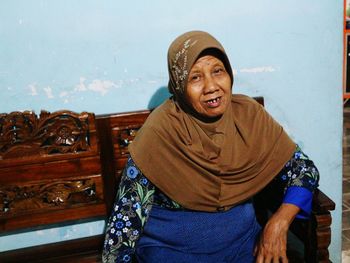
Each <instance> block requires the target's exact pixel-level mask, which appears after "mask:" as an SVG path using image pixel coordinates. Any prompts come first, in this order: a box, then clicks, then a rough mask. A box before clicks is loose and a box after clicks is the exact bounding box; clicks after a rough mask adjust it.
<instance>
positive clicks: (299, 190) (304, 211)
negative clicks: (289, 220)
mask: <svg viewBox="0 0 350 263" xmlns="http://www.w3.org/2000/svg"><path fill="white" fill-rule="evenodd" d="M283 203H287V204H293V205H296V206H297V207H299V208H300V212H299V213H298V214H297V216H296V218H300V219H308V218H309V216H310V213H311V207H312V192H311V191H309V190H308V189H306V188H304V187H298V186H290V187H288V189H287V191H286V193H285V195H284V198H283Z"/></svg>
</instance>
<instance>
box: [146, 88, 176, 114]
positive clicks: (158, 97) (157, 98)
mask: <svg viewBox="0 0 350 263" xmlns="http://www.w3.org/2000/svg"><path fill="white" fill-rule="evenodd" d="M170 96H171V94H170V93H169V91H168V87H160V88H159V89H157V91H156V92H155V93H154V94H153V95H152V97H151V99H150V101H149V102H148V106H147V108H148V109H154V108H156V107H158V106H159V105H160V104H162V103H163V102H164V101H165V100H167V99H168V98H170Z"/></svg>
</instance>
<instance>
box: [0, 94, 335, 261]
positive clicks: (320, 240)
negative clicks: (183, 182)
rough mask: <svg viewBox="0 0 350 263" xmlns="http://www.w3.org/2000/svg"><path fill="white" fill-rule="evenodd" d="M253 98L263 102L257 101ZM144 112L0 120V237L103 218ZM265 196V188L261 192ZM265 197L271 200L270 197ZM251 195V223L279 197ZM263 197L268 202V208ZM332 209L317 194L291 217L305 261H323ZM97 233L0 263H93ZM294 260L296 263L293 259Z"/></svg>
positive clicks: (4, 256) (4, 257) (11, 255)
mask: <svg viewBox="0 0 350 263" xmlns="http://www.w3.org/2000/svg"><path fill="white" fill-rule="evenodd" d="M257 100H258V101H259V102H260V103H262V104H263V99H262V98H257ZM149 113H150V111H148V110H146V111H136V112H129V113H118V114H106V115H98V116H94V114H92V113H81V114H76V113H73V112H70V111H59V112H55V113H48V112H42V113H41V114H40V116H36V115H35V114H34V113H33V112H13V113H9V114H1V115H0V207H1V209H0V234H1V235H4V234H5V233H6V234H11V233H13V231H16V233H18V231H27V230H28V229H42V228H50V227H52V226H53V225H54V226H57V225H66V224H72V223H80V222H86V221H91V220H96V219H101V218H102V219H107V218H108V215H109V211H110V209H111V207H112V205H113V201H114V198H115V194H116V190H117V185H118V183H119V180H120V175H121V172H122V169H123V167H124V165H125V162H126V160H127V156H128V145H129V144H130V143H131V142H132V140H133V138H134V136H135V135H136V133H137V131H138V129H139V128H140V127H141V126H142V124H143V123H144V121H145V120H146V118H147V117H148V115H149ZM267 192H268V193H270V192H271V191H267ZM270 198H271V197H270ZM272 198H276V199H269V202H267V201H265V200H267V199H268V198H266V193H265V194H261V195H259V196H257V198H256V199H257V202H256V203H257V206H258V207H257V212H258V214H259V220H261V221H262V222H263V221H264V220H267V217H268V213H267V212H266V211H267V210H266V208H267V207H269V208H272V209H274V208H275V207H276V206H277V205H278V202H279V200H278V199H277V197H272ZM271 200H276V204H272V203H271ZM334 208H335V204H334V202H333V201H332V200H330V199H329V198H328V197H327V196H326V195H324V194H323V193H322V192H321V191H317V192H316V194H315V196H314V200H313V211H312V217H311V219H310V220H308V221H307V220H295V221H294V223H293V226H292V230H293V232H294V233H296V236H297V237H298V238H299V239H300V240H301V243H302V245H303V249H304V252H303V254H304V257H305V262H330V261H329V259H328V258H329V255H328V246H329V244H330V238H331V230H330V225H331V214H330V211H331V210H334ZM103 240H104V235H103V234H102V235H96V236H91V237H87V238H79V239H75V240H70V241H63V242H58V243H53V244H46V245H39V246H35V247H30V248H22V249H16V250H11V251H5V252H2V253H0V262H2V263H4V262H101V250H102V244H103ZM298 262H300V261H298Z"/></svg>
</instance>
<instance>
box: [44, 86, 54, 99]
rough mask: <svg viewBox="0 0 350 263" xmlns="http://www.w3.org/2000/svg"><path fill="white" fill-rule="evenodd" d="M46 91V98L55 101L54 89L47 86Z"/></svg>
mask: <svg viewBox="0 0 350 263" xmlns="http://www.w3.org/2000/svg"><path fill="white" fill-rule="evenodd" d="M44 91H45V93H46V96H47V98H48V99H53V98H54V96H53V94H52V89H51V87H50V86H47V87H46V88H44Z"/></svg>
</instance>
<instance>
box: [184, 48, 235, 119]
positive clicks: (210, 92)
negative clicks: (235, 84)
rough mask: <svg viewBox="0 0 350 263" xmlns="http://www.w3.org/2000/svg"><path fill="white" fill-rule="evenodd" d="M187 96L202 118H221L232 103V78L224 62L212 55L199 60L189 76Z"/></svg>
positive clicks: (189, 102) (187, 99)
mask: <svg viewBox="0 0 350 263" xmlns="http://www.w3.org/2000/svg"><path fill="white" fill-rule="evenodd" d="M185 96H186V101H187V103H188V104H189V105H190V106H191V107H192V108H193V109H194V110H195V111H196V112H197V113H198V114H200V115H201V116H203V117H207V118H215V117H219V116H221V115H222V114H223V113H224V112H225V110H226V109H227V106H228V105H229V103H230V101H231V78H230V75H229V74H228V73H227V71H226V69H225V67H224V64H223V63H222V61H221V60H219V59H218V58H216V57H214V56H211V55H206V56H203V57H200V58H199V59H197V61H196V63H195V64H194V65H193V66H192V68H191V71H190V74H189V76H188V82H187V87H186V93H185Z"/></svg>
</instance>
